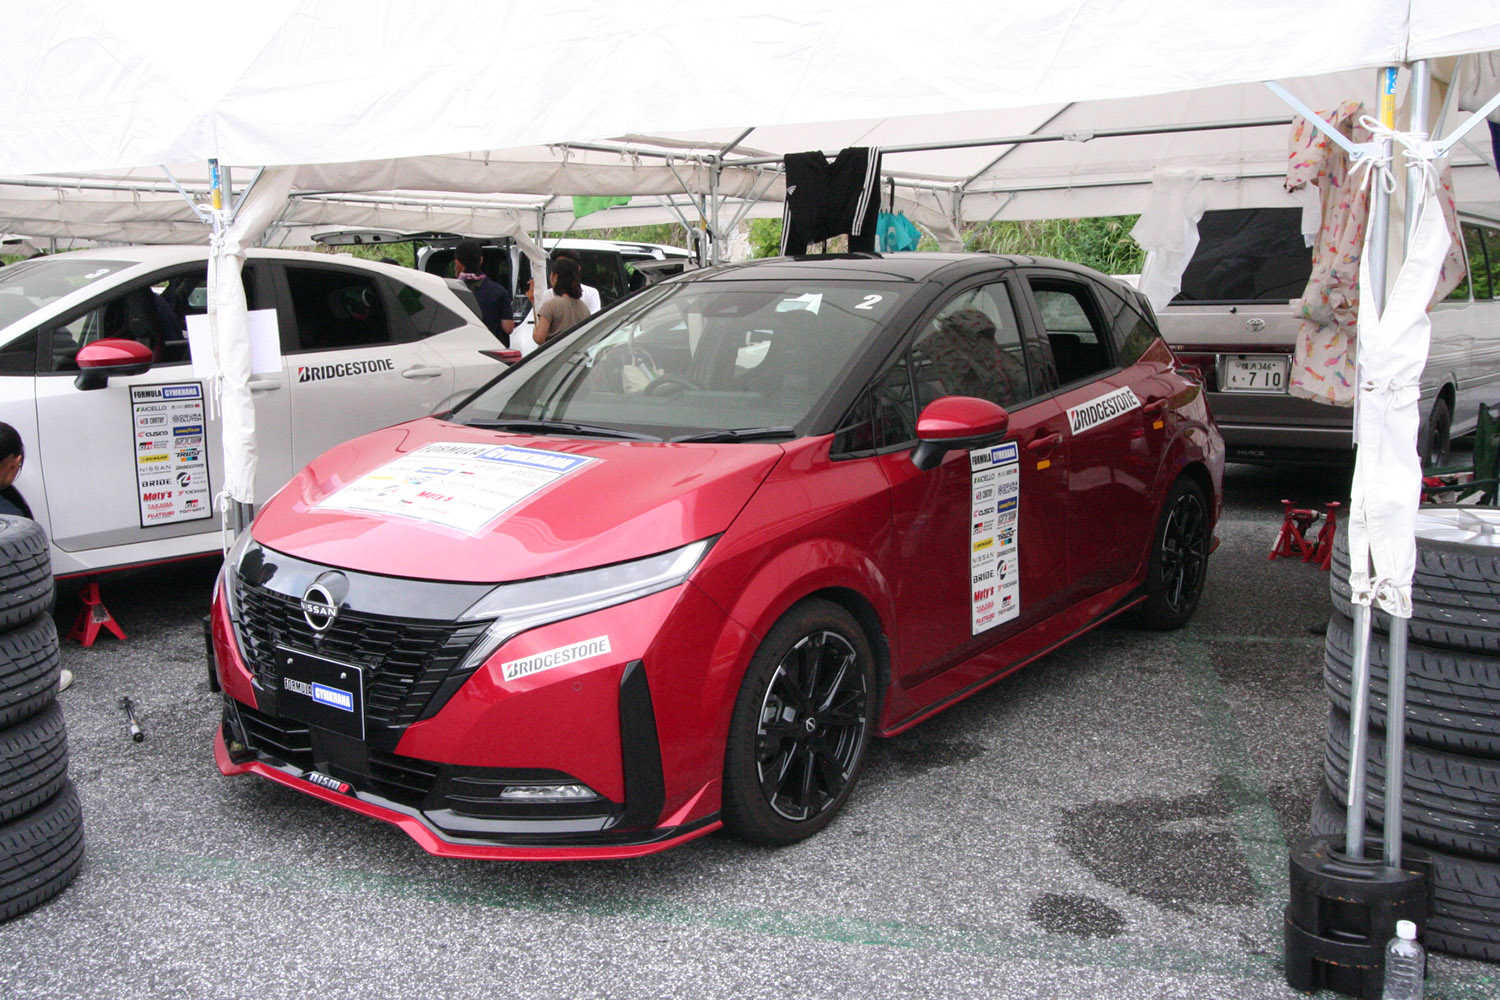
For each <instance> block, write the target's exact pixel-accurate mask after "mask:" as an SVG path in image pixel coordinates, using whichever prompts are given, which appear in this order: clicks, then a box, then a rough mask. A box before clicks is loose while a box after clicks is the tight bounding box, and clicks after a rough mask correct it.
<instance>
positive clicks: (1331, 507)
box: [1308, 500, 1343, 569]
mask: <svg viewBox="0 0 1500 1000" xmlns="http://www.w3.org/2000/svg"><path fill="white" fill-rule="evenodd" d="M1342 506H1343V504H1341V503H1339V502H1338V501H1336V500H1335V501H1333V502H1331V503H1329V504H1328V505H1327V510H1328V513H1326V514H1324V515H1323V530H1321V531H1319V532H1318V541H1317V543H1316V544H1315V545H1314V546H1313V551H1312V555H1311V556H1309V557H1308V559H1309V561H1310V562H1315V563H1317V564H1318V568H1319V569H1327V568H1328V567H1329V566H1330V565H1331V564H1332V563H1333V536H1334V535H1335V534H1336V533H1337V532H1338V530H1339V524H1338V518H1339V508H1340V507H1342Z"/></svg>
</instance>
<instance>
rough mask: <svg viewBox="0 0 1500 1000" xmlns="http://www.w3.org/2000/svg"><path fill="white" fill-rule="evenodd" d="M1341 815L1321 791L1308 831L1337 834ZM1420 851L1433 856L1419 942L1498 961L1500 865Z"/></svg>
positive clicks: (1330, 797)
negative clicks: (1427, 904)
mask: <svg viewBox="0 0 1500 1000" xmlns="http://www.w3.org/2000/svg"><path fill="white" fill-rule="evenodd" d="M1344 815H1345V814H1344V806H1343V803H1342V801H1340V800H1338V799H1335V798H1334V796H1333V795H1332V794H1331V793H1330V792H1329V791H1328V790H1327V789H1326V788H1325V789H1323V790H1321V791H1320V792H1319V793H1318V795H1317V797H1316V798H1315V799H1314V800H1313V807H1312V820H1311V824H1310V826H1311V828H1312V833H1313V835H1314V836H1317V837H1339V838H1342V837H1343V835H1344ZM1371 835H1378V833H1377V832H1376V831H1371ZM1422 850H1423V851H1425V852H1426V854H1427V855H1428V857H1429V858H1430V859H1431V861H1432V913H1431V915H1430V916H1429V917H1428V920H1427V927H1426V928H1425V930H1424V933H1423V941H1424V942H1425V943H1426V944H1427V946H1428V947H1429V948H1432V949H1434V950H1435V951H1443V952H1447V953H1448V954H1450V955H1462V956H1464V957H1466V958H1478V959H1484V960H1486V961H1490V962H1497V961H1500V864H1495V863H1494V862H1492V861H1476V860H1474V859H1472V858H1460V857H1455V856H1453V855H1451V854H1447V853H1444V852H1442V851H1435V850H1432V849H1430V848H1423V849H1422Z"/></svg>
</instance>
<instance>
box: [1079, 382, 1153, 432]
mask: <svg viewBox="0 0 1500 1000" xmlns="http://www.w3.org/2000/svg"><path fill="white" fill-rule="evenodd" d="M1140 408H1141V401H1140V398H1139V397H1138V396H1136V394H1135V393H1133V392H1131V391H1130V387H1129V386H1125V387H1123V388H1120V389H1116V390H1115V391H1114V392H1111V393H1109V394H1107V395H1104V396H1099V397H1097V398H1095V399H1091V400H1089V401H1088V402H1087V403H1081V404H1079V405H1078V406H1070V407H1068V430H1070V431H1072V432H1073V433H1074V434H1082V433H1083V432H1084V431H1086V430H1089V429H1090V428H1093V427H1098V426H1099V425H1100V424H1103V423H1108V422H1109V421H1111V420H1113V419H1114V418H1115V417H1118V416H1120V415H1121V414H1123V413H1129V412H1130V411H1131V410H1139V409H1140Z"/></svg>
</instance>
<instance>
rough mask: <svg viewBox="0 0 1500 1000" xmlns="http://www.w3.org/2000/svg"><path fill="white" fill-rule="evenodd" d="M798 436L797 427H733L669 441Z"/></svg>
mask: <svg viewBox="0 0 1500 1000" xmlns="http://www.w3.org/2000/svg"><path fill="white" fill-rule="evenodd" d="M796 436H797V428H795V427H784V426H783V427H731V428H729V429H728V430H722V431H704V432H703V433H702V434H684V435H682V437H674V438H667V440H668V441H669V442H671V443H673V444H682V443H684V442H687V441H764V440H766V439H768V438H789V437H796Z"/></svg>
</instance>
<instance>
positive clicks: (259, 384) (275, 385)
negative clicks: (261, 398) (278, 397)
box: [245, 378, 281, 392]
mask: <svg viewBox="0 0 1500 1000" xmlns="http://www.w3.org/2000/svg"><path fill="white" fill-rule="evenodd" d="M245 384H246V385H247V386H249V387H250V391H251V392H272V391H274V390H276V389H280V388H281V379H279V378H253V379H251V380H250V381H249V382H246V383H245Z"/></svg>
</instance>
